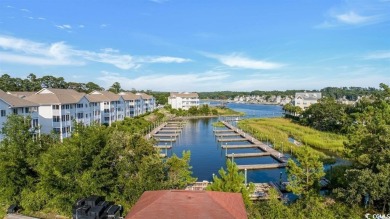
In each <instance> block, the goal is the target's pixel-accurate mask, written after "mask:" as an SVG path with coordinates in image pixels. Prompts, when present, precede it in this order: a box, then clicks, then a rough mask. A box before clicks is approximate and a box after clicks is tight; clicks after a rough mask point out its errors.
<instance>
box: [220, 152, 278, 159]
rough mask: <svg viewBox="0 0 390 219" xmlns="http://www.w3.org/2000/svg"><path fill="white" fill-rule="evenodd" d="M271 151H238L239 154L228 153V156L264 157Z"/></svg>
mask: <svg viewBox="0 0 390 219" xmlns="http://www.w3.org/2000/svg"><path fill="white" fill-rule="evenodd" d="M270 155H271V153H269V152H261V153H238V154H227V155H226V157H228V158H245V157H264V156H270Z"/></svg>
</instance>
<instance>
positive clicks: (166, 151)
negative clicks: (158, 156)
mask: <svg viewBox="0 0 390 219" xmlns="http://www.w3.org/2000/svg"><path fill="white" fill-rule="evenodd" d="M165 157H168V148H165Z"/></svg>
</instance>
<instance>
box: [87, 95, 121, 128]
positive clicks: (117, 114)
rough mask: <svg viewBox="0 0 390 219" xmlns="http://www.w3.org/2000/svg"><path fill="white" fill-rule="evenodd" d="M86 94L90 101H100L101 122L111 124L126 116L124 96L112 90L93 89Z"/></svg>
mask: <svg viewBox="0 0 390 219" xmlns="http://www.w3.org/2000/svg"><path fill="white" fill-rule="evenodd" d="M86 96H87V99H88V100H89V101H90V102H94V103H99V104H98V105H99V107H100V111H101V123H103V124H108V125H111V123H113V122H115V121H120V120H123V118H124V117H125V113H124V107H125V105H124V104H125V103H124V100H123V98H122V96H120V95H118V94H114V93H112V92H110V91H93V92H91V93H90V94H88V95H86Z"/></svg>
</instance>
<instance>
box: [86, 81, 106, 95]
mask: <svg viewBox="0 0 390 219" xmlns="http://www.w3.org/2000/svg"><path fill="white" fill-rule="evenodd" d="M85 88H86V93H91V92H92V91H95V90H97V91H102V90H104V88H102V87H100V86H99V85H98V84H95V83H93V82H88V83H87V84H85Z"/></svg>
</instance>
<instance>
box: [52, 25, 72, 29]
mask: <svg viewBox="0 0 390 219" xmlns="http://www.w3.org/2000/svg"><path fill="white" fill-rule="evenodd" d="M55 26H56V27H57V28H58V29H62V30H70V29H72V26H71V25H69V24H63V25H55Z"/></svg>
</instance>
